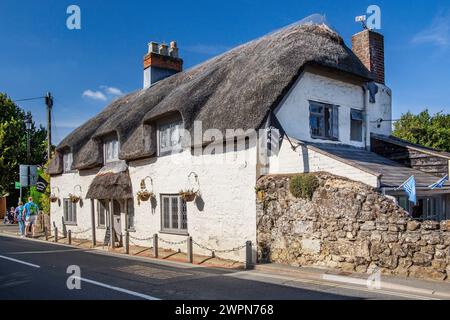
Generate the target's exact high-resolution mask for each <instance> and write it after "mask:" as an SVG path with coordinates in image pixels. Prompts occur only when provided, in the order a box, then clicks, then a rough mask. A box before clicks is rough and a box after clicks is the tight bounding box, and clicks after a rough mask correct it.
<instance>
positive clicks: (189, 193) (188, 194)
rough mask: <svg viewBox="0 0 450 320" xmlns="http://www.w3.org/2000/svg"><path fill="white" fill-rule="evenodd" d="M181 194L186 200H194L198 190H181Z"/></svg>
mask: <svg viewBox="0 0 450 320" xmlns="http://www.w3.org/2000/svg"><path fill="white" fill-rule="evenodd" d="M179 194H180V196H181V198H182V199H183V200H184V201H186V202H192V201H194V200H195V198H196V197H197V192H195V191H194V190H193V189H188V190H181V191H180V192H179Z"/></svg>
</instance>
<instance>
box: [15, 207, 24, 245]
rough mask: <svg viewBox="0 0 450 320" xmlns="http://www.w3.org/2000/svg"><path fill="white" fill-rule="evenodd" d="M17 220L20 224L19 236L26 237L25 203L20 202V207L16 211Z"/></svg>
mask: <svg viewBox="0 0 450 320" xmlns="http://www.w3.org/2000/svg"><path fill="white" fill-rule="evenodd" d="M15 213H16V220H17V223H18V224H19V235H20V236H21V237H24V236H25V216H24V214H23V202H22V201H19V206H18V207H17V208H16V210H15Z"/></svg>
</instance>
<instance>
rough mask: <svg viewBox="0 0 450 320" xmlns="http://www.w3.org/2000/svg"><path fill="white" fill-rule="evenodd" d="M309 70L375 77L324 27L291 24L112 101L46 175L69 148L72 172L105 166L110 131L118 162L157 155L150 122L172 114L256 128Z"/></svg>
mask: <svg viewBox="0 0 450 320" xmlns="http://www.w3.org/2000/svg"><path fill="white" fill-rule="evenodd" d="M307 65H320V66H323V67H327V68H331V69H333V70H337V71H339V72H343V73H347V74H351V75H354V76H357V77H359V78H361V79H364V80H368V79H371V75H370V72H369V71H368V70H367V69H366V68H365V67H364V66H363V64H362V63H361V61H360V60H359V59H358V58H357V57H356V56H355V55H354V54H353V52H352V51H351V50H350V49H349V48H348V47H347V46H346V45H345V44H344V42H343V40H342V38H341V37H340V36H339V35H338V34H337V33H335V32H333V31H331V30H330V29H329V28H328V27H326V26H325V25H293V26H289V27H287V28H285V29H282V30H280V31H277V32H274V33H271V34H269V35H266V36H264V37H262V38H260V39H257V40H254V41H251V42H249V43H247V44H244V45H241V46H239V47H237V48H235V49H233V50H231V51H228V52H226V53H224V54H222V55H220V56H218V57H216V58H214V59H211V60H209V61H206V62H204V63H202V64H200V65H198V66H197V67H194V68H192V69H190V70H187V71H185V72H181V73H178V74H176V75H173V76H171V77H169V78H166V79H164V80H161V81H159V82H157V83H156V84H155V85H153V86H151V87H150V88H147V89H144V90H139V91H136V92H134V93H131V94H128V95H126V96H124V97H122V98H121V99H119V100H117V101H115V102H113V103H112V104H111V105H109V106H108V107H107V108H106V109H105V110H103V111H102V112H101V113H100V114H98V115H97V116H95V117H94V118H92V119H90V120H89V121H88V122H86V123H85V124H83V125H82V126H80V127H79V128H77V129H76V130H75V131H74V132H72V133H71V134H70V135H69V136H67V137H66V138H65V139H64V140H63V141H62V142H61V143H60V145H59V146H58V147H57V151H58V156H57V157H56V158H57V159H56V160H55V161H54V163H52V164H51V165H50V168H49V173H50V174H59V173H61V172H62V165H61V159H60V158H59V157H60V155H59V154H60V153H62V152H63V151H64V150H66V149H70V150H72V152H73V155H74V159H73V160H74V161H73V169H78V170H82V169H89V168H93V167H96V166H101V165H102V164H103V153H102V145H101V143H100V142H101V138H102V137H104V136H106V135H108V134H111V133H115V134H117V136H118V138H119V142H120V146H121V150H120V154H119V157H120V158H121V159H123V160H133V159H138V158H143V157H149V156H152V155H153V154H154V153H155V151H156V148H155V145H156V144H155V141H154V139H152V137H153V135H152V132H154V131H153V129H152V126H151V121H152V120H154V119H156V118H158V117H160V116H162V115H165V114H168V113H170V112H179V114H181V116H182V118H183V121H184V126H185V128H186V129H188V130H192V127H193V122H194V121H196V120H199V121H202V122H203V129H204V130H206V129H208V128H215V129H219V130H225V129H238V128H242V129H251V128H253V129H258V128H260V126H261V125H262V123H263V122H264V119H265V118H266V116H267V114H268V113H269V111H270V110H271V109H272V108H275V107H276V106H277V105H278V104H279V103H280V101H281V99H282V98H283V96H284V95H285V94H286V93H287V91H288V90H289V89H290V87H291V86H292V85H293V84H294V83H295V81H296V80H297V78H298V76H299V75H300V74H301V72H302V70H303V69H304V67H305V66H307Z"/></svg>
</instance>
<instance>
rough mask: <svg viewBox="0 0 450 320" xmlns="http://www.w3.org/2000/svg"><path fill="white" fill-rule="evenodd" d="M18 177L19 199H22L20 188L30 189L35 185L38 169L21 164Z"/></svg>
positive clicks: (34, 166)
mask: <svg viewBox="0 0 450 320" xmlns="http://www.w3.org/2000/svg"><path fill="white" fill-rule="evenodd" d="M19 175H20V182H19V184H20V187H19V189H20V199H22V188H27V187H32V186H35V185H36V184H37V180H38V167H37V166H36V165H26V164H21V165H20V167H19ZM16 188H17V186H16Z"/></svg>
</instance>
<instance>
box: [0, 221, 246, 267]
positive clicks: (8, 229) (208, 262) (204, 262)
mask: <svg viewBox="0 0 450 320" xmlns="http://www.w3.org/2000/svg"><path fill="white" fill-rule="evenodd" d="M1 233H4V234H8V235H10V236H16V237H19V234H18V226H16V225H0V234H1ZM27 239H30V238H27ZM34 239H35V240H41V241H45V235H44V234H43V233H39V234H38V236H37V237H35V238H34ZM48 242H53V243H54V242H55V237H54V235H51V236H50V235H49V237H48ZM58 243H59V244H66V245H68V244H69V239H68V238H64V237H61V236H58ZM97 243H98V241H97ZM71 245H72V246H74V247H78V248H80V249H87V250H88V249H89V250H92V249H94V250H100V251H106V252H110V253H116V254H123V255H126V253H125V247H121V248H114V249H113V250H112V249H110V248H108V247H107V246H106V247H105V246H103V245H101V244H97V245H96V246H95V248H93V246H92V241H91V240H89V239H79V238H75V237H74V236H73V235H72V244H71ZM130 256H135V257H143V258H145V257H147V258H152V259H160V260H166V261H174V262H183V263H188V257H187V255H186V253H183V252H178V251H173V250H168V249H163V248H159V249H158V258H156V257H155V256H154V254H153V248H152V247H143V246H138V245H134V244H131V243H130ZM193 258H194V263H193V264H194V265H201V266H206V267H213V268H214V267H216V268H224V269H235V270H244V264H243V263H240V262H236V261H232V260H225V259H221V258H218V257H211V256H209V257H208V256H203V255H196V254H194V256H193Z"/></svg>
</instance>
